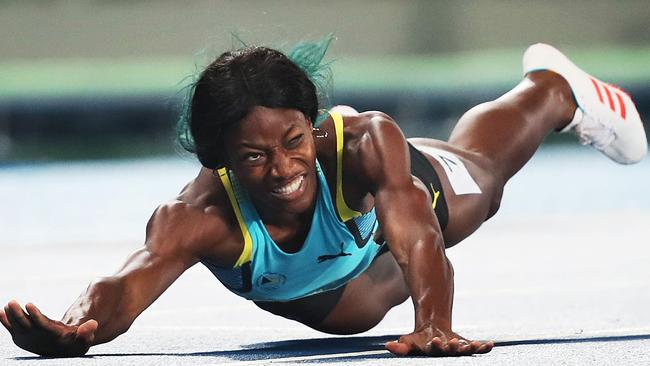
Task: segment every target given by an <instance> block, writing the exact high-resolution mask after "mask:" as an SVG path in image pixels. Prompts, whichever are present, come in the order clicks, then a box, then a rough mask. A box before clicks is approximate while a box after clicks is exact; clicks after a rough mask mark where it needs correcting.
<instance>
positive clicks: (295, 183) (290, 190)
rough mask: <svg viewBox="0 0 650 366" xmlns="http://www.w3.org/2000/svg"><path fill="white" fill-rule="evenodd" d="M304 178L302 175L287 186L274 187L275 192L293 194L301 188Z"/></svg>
mask: <svg viewBox="0 0 650 366" xmlns="http://www.w3.org/2000/svg"><path fill="white" fill-rule="evenodd" d="M304 179H305V177H304V176H302V175H301V176H300V177H298V178H296V179H294V180H293V182H291V183H289V184H287V185H286V186H284V187H280V188H276V189H274V190H273V192H274V193H278V194H291V193H293V192H295V191H297V190H298V188H300V184H302V181H303V180H304Z"/></svg>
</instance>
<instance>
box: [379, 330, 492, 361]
mask: <svg viewBox="0 0 650 366" xmlns="http://www.w3.org/2000/svg"><path fill="white" fill-rule="evenodd" d="M492 347H494V342H480V341H469V340H467V339H465V338H463V337H461V336H459V335H458V334H456V333H454V332H452V331H447V332H443V331H441V330H439V329H436V328H426V329H423V330H420V331H416V332H413V333H410V334H407V335H404V336H401V337H400V338H399V340H398V341H394V342H388V343H386V349H387V350H389V351H390V352H391V353H393V354H395V355H397V356H434V357H446V356H470V355H473V354H480V353H488V352H490V351H491V350H492Z"/></svg>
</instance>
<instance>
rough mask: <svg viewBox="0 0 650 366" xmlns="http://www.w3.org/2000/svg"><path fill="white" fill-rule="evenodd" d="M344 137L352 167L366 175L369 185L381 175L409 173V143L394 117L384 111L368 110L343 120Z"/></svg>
mask: <svg viewBox="0 0 650 366" xmlns="http://www.w3.org/2000/svg"><path fill="white" fill-rule="evenodd" d="M345 126H346V127H345V129H344V132H345V136H346V138H347V140H346V141H347V142H346V144H345V145H346V146H345V153H347V154H348V155H349V156H352V157H353V159H348V161H350V162H351V163H353V165H354V166H350V167H349V168H350V169H355V170H357V171H359V172H361V173H363V176H364V177H366V179H367V181H368V184H369V185H370V187H373V186H376V184H378V183H379V182H380V181H381V180H383V178H385V177H386V176H388V174H387V173H388V172H390V173H391V174H390V176H394V175H396V173H397V172H401V171H403V173H404V174H397V175H398V176H400V175H403V176H405V177H406V176H410V173H409V167H408V161H409V160H408V145H407V144H406V138H405V137H404V134H403V133H402V130H401V129H400V128H399V126H398V125H397V123H396V122H395V120H393V119H392V118H391V117H390V116H388V115H387V114H385V113H382V112H377V111H371V112H365V113H361V114H359V116H357V117H356V120H352V121H350V123H346V124H345Z"/></svg>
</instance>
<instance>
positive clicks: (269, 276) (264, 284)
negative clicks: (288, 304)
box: [257, 272, 287, 290]
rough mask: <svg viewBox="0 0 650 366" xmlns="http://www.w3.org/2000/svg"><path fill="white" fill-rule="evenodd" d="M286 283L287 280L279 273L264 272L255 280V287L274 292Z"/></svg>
mask: <svg viewBox="0 0 650 366" xmlns="http://www.w3.org/2000/svg"><path fill="white" fill-rule="evenodd" d="M286 281H287V278H286V277H285V276H284V275H283V274H280V273H271V272H265V273H262V274H261V275H260V276H259V277H258V278H257V285H258V286H259V287H261V288H263V289H266V290H275V289H278V288H280V287H282V285H284V283H285V282H286Z"/></svg>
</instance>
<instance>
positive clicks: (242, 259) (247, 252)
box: [217, 168, 253, 268]
mask: <svg viewBox="0 0 650 366" xmlns="http://www.w3.org/2000/svg"><path fill="white" fill-rule="evenodd" d="M217 172H218V173H219V178H221V183H223V187H224V188H225V189H226V193H228V198H229V199H230V204H231V205H232V208H233V210H234V211H235V216H236V217H237V222H238V223H239V229H240V230H241V233H242V236H243V237H244V249H243V250H242V252H241V254H240V255H239V259H237V262H235V265H234V266H233V268H234V267H241V266H242V265H244V264H246V263H248V262H250V261H251V258H252V257H253V239H251V234H250V233H249V232H248V226H246V221H244V217H243V216H242V214H241V209H240V208H239V203H238V202H237V198H236V197H235V192H234V191H233V189H232V184H231V183H230V177H228V171H227V170H226V168H220V169H218V170H217Z"/></svg>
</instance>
